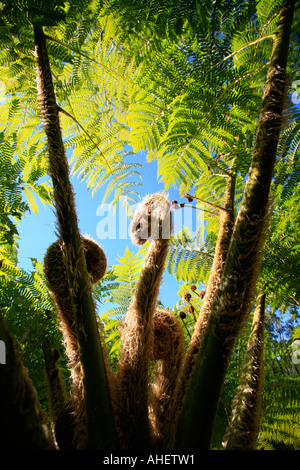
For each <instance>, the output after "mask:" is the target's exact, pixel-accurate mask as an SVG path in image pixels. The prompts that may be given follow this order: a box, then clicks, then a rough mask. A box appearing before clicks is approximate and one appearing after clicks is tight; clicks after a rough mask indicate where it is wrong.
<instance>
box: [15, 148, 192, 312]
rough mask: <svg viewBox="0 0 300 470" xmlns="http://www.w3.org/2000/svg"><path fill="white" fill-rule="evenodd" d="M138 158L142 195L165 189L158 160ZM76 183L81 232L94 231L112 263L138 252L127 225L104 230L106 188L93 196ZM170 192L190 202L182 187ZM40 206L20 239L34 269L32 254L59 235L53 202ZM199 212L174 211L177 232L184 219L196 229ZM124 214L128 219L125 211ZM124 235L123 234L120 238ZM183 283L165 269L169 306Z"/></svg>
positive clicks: (22, 257)
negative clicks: (109, 231)
mask: <svg viewBox="0 0 300 470" xmlns="http://www.w3.org/2000/svg"><path fill="white" fill-rule="evenodd" d="M135 161H138V162H139V163H142V164H143V165H144V170H142V171H141V173H142V177H143V179H142V183H143V186H141V187H140V188H139V189H138V191H139V193H140V196H141V197H143V196H145V195H147V194H151V193H154V192H156V191H163V190H164V184H163V183H160V184H159V183H158V182H157V164H156V162H150V163H149V162H146V159H145V156H144V155H142V154H139V155H138V156H137V157H136V158H135ZM72 184H73V187H74V191H75V199H76V207H77V215H78V223H79V228H80V232H81V233H82V235H84V234H88V235H90V236H91V237H92V238H93V239H94V240H96V241H97V242H98V243H99V244H100V245H101V246H102V247H103V249H104V250H105V253H106V256H107V259H108V265H109V266H111V265H113V264H116V263H117V260H118V258H119V257H120V256H122V255H123V254H124V252H125V249H126V246H128V247H129V249H130V251H133V252H135V251H136V250H137V247H135V245H133V244H132V243H131V240H130V238H129V236H127V233H126V232H124V229H123V230H121V231H120V230H118V224H117V231H116V237H114V238H109V237H108V235H107V234H106V235H105V233H104V232H105V231H107V226H106V227H105V220H107V217H108V212H107V211H105V210H103V209H102V210H100V206H101V202H102V195H103V190H100V191H98V192H96V193H95V194H94V197H92V192H91V190H87V188H86V183H85V182H80V181H79V179H78V177H77V176H75V177H72ZM167 192H168V194H169V198H170V201H172V200H174V199H175V200H177V201H178V202H179V203H180V202H186V200H185V199H181V198H180V195H179V191H178V190H177V189H174V188H171V189H169V190H168V191H167ZM38 207H39V211H38V214H37V215H36V214H34V213H31V214H29V213H28V214H27V215H26V216H25V217H24V219H23V220H22V222H21V223H20V226H19V233H20V240H19V254H18V265H19V266H20V267H21V268H23V269H28V270H30V269H32V265H31V261H30V258H31V257H32V258H38V259H40V260H43V257H44V254H45V252H46V250H47V248H48V246H49V245H50V244H51V243H52V242H53V241H54V240H55V239H56V235H55V215H54V211H53V209H52V208H51V207H50V206H44V205H43V204H42V203H40V202H38ZM105 208H106V206H105ZM120 210H122V209H120ZM120 210H119V208H118V209H117V213H116V217H117V220H119V219H118V218H119V213H120V212H119V211H120ZM196 212H198V211H194V210H190V209H188V208H186V209H184V212H183V211H182V210H179V211H176V212H174V218H175V224H174V225H175V232H178V231H179V230H181V227H182V224H183V223H184V225H186V226H188V227H189V229H190V230H191V231H194V230H195V229H196V227H197V224H198V223H199V222H198V221H197V218H196ZM122 214H123V213H122ZM111 216H112V213H111ZM122 217H123V220H124V214H123V215H122ZM128 225H129V219H128ZM120 235H121V237H123V238H120ZM179 287H180V286H179V285H178V284H177V282H176V280H175V278H174V276H173V277H172V278H171V277H170V275H169V274H168V273H167V272H165V274H164V277H163V283H162V286H161V289H160V296H159V298H160V300H161V301H162V302H163V304H164V305H165V306H166V307H171V308H172V307H173V306H174V304H175V303H176V302H177V301H178V300H179V297H178V295H177V291H178V290H179ZM105 309H106V308H104V310H103V311H105ZM101 311H102V308H101ZM99 313H101V312H99Z"/></svg>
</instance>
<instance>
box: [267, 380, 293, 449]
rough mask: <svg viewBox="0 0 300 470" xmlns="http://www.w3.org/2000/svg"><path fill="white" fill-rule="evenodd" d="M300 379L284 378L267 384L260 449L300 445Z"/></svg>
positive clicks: (286, 447)
mask: <svg viewBox="0 0 300 470" xmlns="http://www.w3.org/2000/svg"><path fill="white" fill-rule="evenodd" d="M299 392H300V382H299V378H298V377H285V378H283V377H281V378H280V381H279V382H278V381H276V380H273V381H272V382H270V383H268V384H266V385H265V387H264V394H263V405H262V410H263V413H262V423H261V428H260V434H259V437H258V448H259V449H266V450H270V449H277V450H280V449H295V450H296V449H299V448H300V418H299V417H300V402H299V396H300V394H299Z"/></svg>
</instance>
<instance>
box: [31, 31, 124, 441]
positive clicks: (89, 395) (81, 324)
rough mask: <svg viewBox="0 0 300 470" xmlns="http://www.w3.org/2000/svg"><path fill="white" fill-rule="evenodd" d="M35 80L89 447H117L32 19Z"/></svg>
mask: <svg viewBox="0 0 300 470" xmlns="http://www.w3.org/2000/svg"><path fill="white" fill-rule="evenodd" d="M34 37H35V54H36V60H37V85H38V93H39V100H40V107H41V112H42V117H43V123H44V128H45V132H46V136H47V142H48V152H49V172H50V175H51V177H52V182H53V188H54V205H55V209H56V216H57V222H58V229H59V234H60V238H61V241H62V248H63V252H64V261H65V265H66V270H67V275H68V281H69V286H70V292H71V297H72V302H73V306H74V320H75V325H76V331H77V338H78V342H79V346H80V359H81V362H82V366H83V370H84V388H85V408H86V414H87V422H88V447H89V448H93V449H98V448H114V447H115V446H116V445H117V444H116V442H117V438H116V431H115V427H114V420H113V413H112V407H111V402H110V394H109V388H108V382H107V377H106V370H105V363H104V359H103V357H104V355H103V353H102V346H101V341H100V338H99V333H98V327H97V323H96V316H95V307H94V303H93V298H92V288H91V282H90V279H89V275H88V271H87V266H86V261H85V256H84V251H83V246H82V241H81V237H80V233H79V229H78V223H77V214H76V208H75V200H74V194H73V188H72V185H71V183H70V179H69V166H68V161H67V158H66V154H65V149H64V145H63V140H62V133H61V128H60V122H59V111H58V106H57V103H56V97H55V91H54V86H53V81H52V75H51V68H50V63H49V58H48V53H47V47H46V38H45V35H44V32H43V30H42V27H40V26H37V25H34Z"/></svg>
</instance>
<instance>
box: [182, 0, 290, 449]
mask: <svg viewBox="0 0 300 470" xmlns="http://www.w3.org/2000/svg"><path fill="white" fill-rule="evenodd" d="M294 6H295V0H287V1H286V2H284V4H283V7H282V10H281V14H280V18H279V21H278V26H277V30H276V33H275V35H274V44H273V51H272V57H271V64H270V67H269V72H268V76H267V82H266V87H265V92H264V97H263V104H262V109H261V112H260V118H259V123H258V129H257V136H256V141H255V145H254V149H253V156H252V162H251V167H250V171H249V174H248V178H247V182H246V187H245V192H244V198H243V201H242V204H241V208H240V210H239V214H238V217H237V220H236V222H235V226H234V229H233V233H232V237H231V241H230V246H229V249H228V254H227V257H226V261H225V264H224V267H223V270H222V275H221V277H220V281H219V285H218V287H217V289H216V291H215V293H214V294H213V301H212V302H211V307H210V312H209V316H208V322H207V326H206V328H205V330H204V333H203V335H202V338H201V347H200V348H199V350H198V351H196V354H195V355H193V356H192V357H190V359H189V362H190V370H191V373H190V374H188V376H186V377H185V378H184V380H186V385H185V387H186V390H187V391H186V394H185V397H184V400H183V404H182V409H181V410H180V416H179V422H178V428H177V434H176V439H175V446H176V448H179V449H192V448H201V449H209V448H210V444H211V439H212V432H213V427H214V421H215V416H216V411H217V407H218V401H219V397H220V393H221V390H222V386H223V383H224V379H225V375H226V371H227V367H228V363H229V360H230V356H231V353H232V349H233V346H234V342H235V339H236V338H237V335H238V333H239V331H240V329H241V328H242V326H243V324H244V321H245V319H246V318H247V316H248V314H249V312H250V310H251V308H252V302H253V299H254V296H255V287H256V281H257V276H258V273H259V269H260V262H261V251H262V247H263V244H264V240H265V235H266V229H267V220H268V198H269V191H270V185H271V179H272V175H273V169H274V165H275V159H276V150H277V144H278V139H279V135H280V129H281V124H282V112H283V104H284V96H285V87H286V64H287V56H288V45H289V36H290V31H291V25H292V19H293V11H294Z"/></svg>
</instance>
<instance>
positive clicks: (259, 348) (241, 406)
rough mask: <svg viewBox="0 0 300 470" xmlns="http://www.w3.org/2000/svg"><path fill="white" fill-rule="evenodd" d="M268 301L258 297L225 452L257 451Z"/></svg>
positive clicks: (225, 441) (261, 295) (233, 404)
mask: <svg viewBox="0 0 300 470" xmlns="http://www.w3.org/2000/svg"><path fill="white" fill-rule="evenodd" d="M265 299H266V296H265V294H260V295H259V297H258V301H257V306H256V309H255V312H254V315H253V321H252V330H251V334H250V337H249V341H248V346H247V351H246V357H245V361H244V367H243V371H242V375H241V379H240V385H239V387H238V390H237V393H236V396H235V398H234V400H233V403H232V416H231V422H230V425H229V428H228V430H227V433H226V436H225V438H224V448H225V449H226V450H255V449H256V444H257V437H258V433H259V425H260V413H261V401H262V378H263V345H264V317H265Z"/></svg>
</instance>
